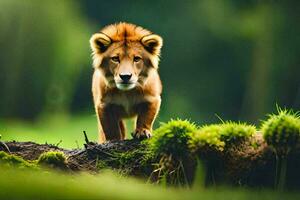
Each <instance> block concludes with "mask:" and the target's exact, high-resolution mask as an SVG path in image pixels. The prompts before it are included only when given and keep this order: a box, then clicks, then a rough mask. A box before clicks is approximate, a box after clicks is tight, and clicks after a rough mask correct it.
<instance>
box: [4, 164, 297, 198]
mask: <svg viewBox="0 0 300 200" xmlns="http://www.w3.org/2000/svg"><path fill="white" fill-rule="evenodd" d="M0 171H1V178H0V199H145V200H146V199H149V200H150V199H151V200H153V199H205V200H211V199H230V200H235V199H238V200H243V199H249V200H250V199H264V200H265V199H266V200H268V199H270V200H274V199H275V200H276V199H278V200H279V199H299V198H300V195H299V194H298V193H293V192H289V193H278V192H275V191H258V190H257V191H256V190H255V191H254V190H246V189H241V188H235V189H233V188H210V189H205V188H202V187H194V188H193V189H187V188H176V189H175V188H165V187H161V186H159V185H150V184H146V183H144V182H141V181H139V180H136V179H132V178H124V177H120V176H118V175H116V174H113V173H112V172H110V171H107V172H104V173H102V174H99V175H90V174H86V173H82V174H77V175H70V174H63V173H59V172H53V171H51V170H50V171H48V170H47V171H32V170H25V169H22V170H20V169H13V168H10V169H8V168H3V167H2V168H1V169H0ZM20 183H22V184H20Z"/></svg>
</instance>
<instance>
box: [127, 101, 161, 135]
mask: <svg viewBox="0 0 300 200" xmlns="http://www.w3.org/2000/svg"><path fill="white" fill-rule="evenodd" d="M159 108H160V99H158V100H156V101H153V102H148V103H144V104H141V105H139V107H138V109H137V111H138V118H137V122H136V130H135V133H134V134H133V136H134V137H136V138H149V137H151V132H152V126H153V122H154V120H155V118H156V115H157V113H158V111H159Z"/></svg>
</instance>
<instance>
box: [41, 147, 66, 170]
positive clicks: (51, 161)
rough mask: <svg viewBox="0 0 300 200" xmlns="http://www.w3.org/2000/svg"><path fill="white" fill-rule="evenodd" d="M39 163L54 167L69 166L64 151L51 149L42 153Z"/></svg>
mask: <svg viewBox="0 0 300 200" xmlns="http://www.w3.org/2000/svg"><path fill="white" fill-rule="evenodd" d="M37 163H38V164H40V165H44V166H49V167H54V168H62V169H64V168H66V167H67V159H66V156H65V155H64V153H63V152H59V151H49V152H45V153H43V154H41V155H40V157H39V159H38V161H37Z"/></svg>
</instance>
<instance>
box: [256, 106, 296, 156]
mask: <svg viewBox="0 0 300 200" xmlns="http://www.w3.org/2000/svg"><path fill="white" fill-rule="evenodd" d="M261 130H262V132H263V136H264V139H265V140H266V142H267V144H268V145H270V146H272V147H273V148H274V149H275V150H276V152H277V153H278V154H281V155H282V154H288V153H289V151H290V150H292V149H293V148H295V147H296V145H297V144H298V143H299V141H300V117H299V114H298V113H293V112H292V111H288V110H281V109H279V110H278V114H272V115H269V118H268V119H267V120H266V121H264V122H263V124H262V127H261Z"/></svg>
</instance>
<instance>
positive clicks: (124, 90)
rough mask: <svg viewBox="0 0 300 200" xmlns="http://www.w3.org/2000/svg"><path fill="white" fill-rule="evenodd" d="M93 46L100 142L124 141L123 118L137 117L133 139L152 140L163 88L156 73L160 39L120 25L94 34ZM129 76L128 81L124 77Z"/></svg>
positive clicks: (131, 26) (93, 86)
mask: <svg viewBox="0 0 300 200" xmlns="http://www.w3.org/2000/svg"><path fill="white" fill-rule="evenodd" d="M90 44H91V48H92V50H93V65H94V69H95V71H94V75H93V83H92V92H93V98H94V104H95V110H96V114H97V118H98V127H99V142H100V143H102V142H104V141H106V140H123V139H124V138H125V125H124V122H123V121H122V119H124V118H127V117H134V116H137V121H136V129H135V132H134V136H135V137H137V138H144V137H150V136H151V131H152V125H153V122H154V119H155V118H156V115H157V113H158V111H159V108H160V102H161V98H160V95H161V91H162V85H161V81H160V78H159V75H158V72H157V69H158V61H159V55H160V49H161V47H162V39H161V37H160V36H158V35H155V34H153V33H151V32H150V31H148V30H146V29H144V28H142V27H140V26H136V25H133V24H128V23H118V24H113V25H109V26H106V27H105V28H103V29H102V30H101V31H100V32H99V33H95V34H94V35H93V36H92V37H91V39H90ZM129 74H130V77H131V78H130V79H129V81H127V80H125V79H124V76H123V78H122V75H125V76H126V75H129ZM120 77H121V78H120ZM124 80H125V81H124ZM126 81H127V82H126Z"/></svg>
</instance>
